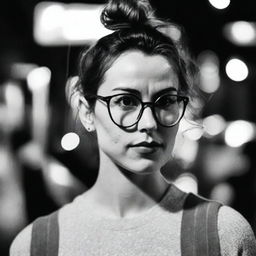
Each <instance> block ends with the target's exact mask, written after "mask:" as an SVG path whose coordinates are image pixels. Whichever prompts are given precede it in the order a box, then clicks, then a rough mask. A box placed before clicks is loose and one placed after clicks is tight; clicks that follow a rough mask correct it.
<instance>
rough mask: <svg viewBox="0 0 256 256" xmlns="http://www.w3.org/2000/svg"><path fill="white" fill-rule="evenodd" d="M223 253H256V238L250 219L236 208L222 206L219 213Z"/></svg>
mask: <svg viewBox="0 0 256 256" xmlns="http://www.w3.org/2000/svg"><path fill="white" fill-rule="evenodd" d="M218 232H219V239H220V247H221V253H222V255H238V252H239V253H241V254H239V255H243V256H249V255H256V240H255V236H254V233H253V231H252V228H251V226H250V224H249V223H248V221H247V220H246V219H245V218H244V217H243V216H242V215H241V214H240V213H239V212H237V211H236V210H234V209H233V208H231V207H229V206H222V207H220V209H219V213H218Z"/></svg>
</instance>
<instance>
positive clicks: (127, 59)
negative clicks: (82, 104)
mask: <svg viewBox="0 0 256 256" xmlns="http://www.w3.org/2000/svg"><path fill="white" fill-rule="evenodd" d="M122 87H125V88H126V87H130V88H133V89H138V90H140V89H145V88H144V87H146V88H147V87H151V88H152V89H154V88H155V87H156V88H159V89H160V90H161V89H165V88H166V87H174V88H176V89H178V88H177V87H178V77H177V74H176V72H175V71H174V68H173V66H172V65H171V64H170V63H169V62H168V61H167V59H166V58H165V57H163V56H161V55H147V54H144V53H143V52H141V51H135V50H134V51H127V52H125V53H123V54H122V55H120V56H119V57H118V58H117V59H116V61H115V62H114V63H113V64H112V66H111V67H110V68H109V69H108V70H107V72H106V73H105V76H104V82H103V84H102V85H101V86H100V88H99V91H112V90H115V88H122Z"/></svg>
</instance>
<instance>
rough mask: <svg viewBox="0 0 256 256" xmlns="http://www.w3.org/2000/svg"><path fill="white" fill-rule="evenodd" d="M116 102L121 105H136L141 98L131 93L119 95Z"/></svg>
mask: <svg viewBox="0 0 256 256" xmlns="http://www.w3.org/2000/svg"><path fill="white" fill-rule="evenodd" d="M115 104H116V105H118V106H120V107H136V106H138V105H139V100H138V99H136V98H135V97H133V96H130V95H125V96H118V97H117V98H116V99H115Z"/></svg>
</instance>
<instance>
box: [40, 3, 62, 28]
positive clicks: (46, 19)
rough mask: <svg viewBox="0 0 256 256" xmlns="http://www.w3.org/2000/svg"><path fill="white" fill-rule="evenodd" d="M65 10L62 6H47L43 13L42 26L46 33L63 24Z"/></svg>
mask: <svg viewBox="0 0 256 256" xmlns="http://www.w3.org/2000/svg"><path fill="white" fill-rule="evenodd" d="M64 14H65V9H64V7H63V6H62V5H61V4H57V3H53V4H52V5H49V6H46V7H45V9H44V12H43V13H42V17H41V19H42V24H44V29H45V31H47V30H48V31H49V30H52V29H55V28H57V27H59V26H60V24H61V23H62V22H63V19H64Z"/></svg>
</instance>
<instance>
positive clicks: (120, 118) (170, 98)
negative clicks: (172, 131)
mask: <svg viewBox="0 0 256 256" xmlns="http://www.w3.org/2000/svg"><path fill="white" fill-rule="evenodd" d="M184 107H185V104H184V102H183V101H182V100H180V99H179V96H178V95H172V94H164V95H162V96H160V97H159V98H158V99H157V100H156V101H155V102H154V103H153V108H152V110H153V113H154V116H155V118H156V120H157V122H159V123H160V124H162V125H164V126H172V125H174V124H175V123H177V122H178V121H179V119H180V118H181V116H182V114H183V111H184ZM109 111H110V115H111V117H112V119H113V121H114V122H115V123H116V124H117V125H119V126H123V127H129V126H132V125H134V124H135V123H136V122H138V119H139V118H140V117H141V114H143V113H142V111H143V103H142V101H141V100H140V99H139V98H138V97H136V96H134V95H131V94H122V95H116V96H113V97H112V98H111V99H110V102H109Z"/></svg>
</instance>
